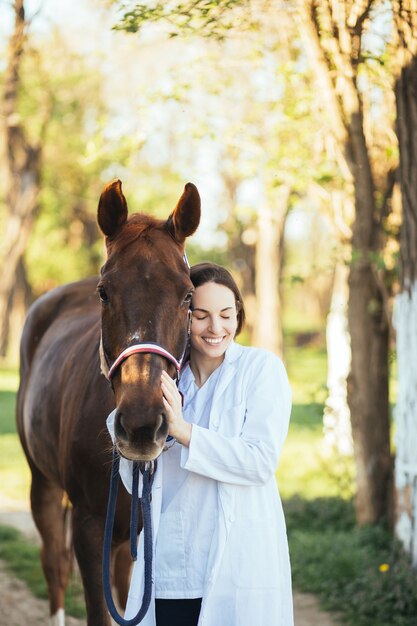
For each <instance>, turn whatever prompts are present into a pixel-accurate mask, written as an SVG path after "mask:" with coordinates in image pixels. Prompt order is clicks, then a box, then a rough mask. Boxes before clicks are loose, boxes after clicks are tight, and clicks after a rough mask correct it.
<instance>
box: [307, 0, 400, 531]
mask: <svg viewBox="0 0 417 626" xmlns="http://www.w3.org/2000/svg"><path fill="white" fill-rule="evenodd" d="M376 5H378V2H372V1H368V2H367V3H359V2H354V1H352V2H349V1H338V2H330V1H327V0H326V1H324V2H316V1H310V0H306V1H305V2H304V3H302V5H300V11H299V14H298V17H299V20H300V28H301V30H302V32H303V34H304V36H305V41H306V42H308V45H309V48H310V55H309V56H310V59H312V61H313V66H314V68H315V69H316V71H317V74H318V77H319V80H320V82H321V85H322V96H323V98H325V99H326V104H327V106H328V108H329V111H331V119H332V122H333V132H334V136H335V138H336V140H337V143H338V146H339V147H340V149H341V153H342V155H343V158H344V160H345V162H346V165H347V168H348V170H349V172H350V175H351V177H352V182H353V186H354V205H355V217H354V221H353V224H352V240H351V243H352V260H351V264H350V271H349V302H348V323H349V332H350V337H351V351H352V361H351V371H350V374H349V377H348V403H349V408H350V412H351V421H352V434H353V442H354V451H355V463H356V475H357V493H356V514H357V519H358V522H359V523H362V524H363V523H373V522H376V521H378V520H379V519H381V518H383V517H389V516H390V511H391V505H392V498H391V489H392V459H391V452H390V420H389V402H388V383H389V367H388V348H389V344H388V341H389V328H390V324H389V320H388V318H387V311H386V306H385V290H384V287H383V283H382V281H381V277H380V275H379V273H378V271H377V267H376V263H375V260H376V259H377V258H378V257H380V256H381V253H382V250H383V247H384V244H385V237H384V232H383V224H384V219H385V217H386V214H385V212H386V210H387V204H386V202H382V201H381V198H387V197H388V196H389V191H390V189H391V188H392V181H393V174H392V168H393V167H395V164H392V163H390V162H389V160H386V167H385V168H381V167H379V168H377V162H376V161H375V160H374V158H373V155H372V150H371V145H372V144H371V142H370V137H369V134H368V136H367V132H366V122H367V120H366V115H367V111H366V109H365V106H364V96H363V92H362V90H361V88H360V81H359V74H360V70H361V67H363V63H364V56H365V52H366V50H364V42H363V38H364V33H365V32H366V29H367V27H369V22H370V12H371V9H373V8H375V6H376ZM384 169H385V171H384Z"/></svg>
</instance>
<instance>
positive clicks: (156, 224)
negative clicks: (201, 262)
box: [97, 181, 200, 461]
mask: <svg viewBox="0 0 417 626" xmlns="http://www.w3.org/2000/svg"><path fill="white" fill-rule="evenodd" d="M199 221H200V196H199V194H198V191H197V188H196V187H195V186H194V185H192V184H191V183H188V184H187V185H186V186H185V189H184V193H183V194H182V196H181V198H180V200H179V201H178V204H177V206H176V208H175V209H174V211H173V212H172V213H171V215H170V216H169V217H168V219H167V220H157V219H154V218H152V217H149V216H146V215H142V214H134V215H132V216H131V217H129V218H128V210H127V204H126V200H125V197H124V196H123V193H122V187H121V182H120V181H116V182H113V183H110V184H109V185H107V186H106V187H105V189H104V190H103V193H102V194H101V197H100V202H99V206H98V224H99V226H100V228H101V230H102V232H103V233H104V235H105V236H106V246H107V261H106V263H105V264H104V266H103V268H102V270H101V279H100V282H99V284H98V287H97V290H98V293H99V296H100V299H101V303H102V314H101V332H102V340H101V362H102V370H103V372H104V373H105V374H106V375H108V374H109V369H110V368H111V366H112V365H113V364H114V363H115V362H116V360H117V359H118V357H119V356H120V355H121V354H122V353H123V351H124V350H126V348H129V347H130V346H132V345H136V344H143V343H150V344H156V345H158V346H161V347H162V348H163V349H165V350H166V351H168V352H169V353H170V354H171V355H173V356H174V357H175V358H176V359H177V360H179V359H180V358H181V356H182V354H183V351H184V348H185V344H186V340H187V320H188V311H189V305H190V300H191V293H192V291H193V286H192V283H191V281H190V277H189V268H188V264H187V263H186V260H185V258H184V243H185V239H186V238H187V237H188V236H189V235H192V234H193V233H194V231H195V230H196V229H197V226H198V224H199ZM163 369H165V370H167V371H168V372H169V373H170V374H171V375H172V376H174V375H175V373H176V371H175V364H174V363H173V362H172V361H170V360H169V359H167V358H166V357H164V356H161V355H159V354H155V353H153V352H151V353H141V352H140V353H133V354H132V355H131V356H129V358H125V359H122V360H121V362H120V364H119V365H117V363H116V367H114V368H113V369H112V370H111V382H112V385H113V390H114V394H115V400H116V408H117V412H116V416H115V436H116V446H117V448H118V450H119V452H120V453H121V454H122V455H123V456H125V457H126V458H129V459H133V460H142V461H147V460H153V459H155V458H156V457H157V456H158V455H159V454H160V453H161V451H162V449H163V446H164V443H165V440H166V437H167V434H168V426H167V421H166V416H165V413H164V406H163V403H162V392H161V382H160V378H161V371H162V370H163Z"/></svg>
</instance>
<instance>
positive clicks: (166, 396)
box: [161, 371, 192, 448]
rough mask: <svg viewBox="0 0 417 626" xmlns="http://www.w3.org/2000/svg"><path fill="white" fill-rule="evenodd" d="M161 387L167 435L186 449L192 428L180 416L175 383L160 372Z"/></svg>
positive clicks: (180, 401)
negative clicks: (166, 421)
mask: <svg viewBox="0 0 417 626" xmlns="http://www.w3.org/2000/svg"><path fill="white" fill-rule="evenodd" d="M161 387H162V394H163V398H162V399H163V402H164V406H165V411H166V416H167V420H168V429H169V431H168V432H169V434H170V435H171V436H172V437H175V439H176V440H177V441H178V442H179V443H181V444H182V445H183V446H186V447H187V448H188V447H189V445H190V440H191V430H192V426H191V424H189V423H188V422H186V421H185V419H184V418H183V416H182V398H181V394H180V392H179V391H178V389H177V385H176V384H175V381H174V380H172V378H171V376H169V375H168V374H167V372H165V371H162V374H161Z"/></svg>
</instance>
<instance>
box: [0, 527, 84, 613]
mask: <svg viewBox="0 0 417 626" xmlns="http://www.w3.org/2000/svg"><path fill="white" fill-rule="evenodd" d="M0 559H3V560H4V561H5V562H6V565H7V568H8V569H9V570H10V572H12V573H13V574H15V575H16V576H18V577H19V578H20V579H22V580H24V581H25V583H26V584H27V585H28V587H29V589H30V590H31V592H32V593H33V594H34V595H35V596H37V597H38V598H44V599H46V598H47V597H48V593H47V589H46V583H45V578H44V576H43V572H42V568H41V562H40V555H39V547H38V546H37V545H34V544H33V542H30V541H28V540H27V539H25V537H24V536H23V535H22V534H21V533H20V532H19V531H18V530H16V529H15V528H11V527H9V526H0ZM65 610H66V612H67V613H68V614H69V615H72V616H73V617H81V618H82V617H85V604H84V597H83V590H82V585H81V580H80V578H79V576H78V575H73V576H72V579H71V581H70V584H69V585H68V588H67V593H66V596H65Z"/></svg>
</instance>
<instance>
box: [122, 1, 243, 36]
mask: <svg viewBox="0 0 417 626" xmlns="http://www.w3.org/2000/svg"><path fill="white" fill-rule="evenodd" d="M114 4H116V5H117V6H118V7H119V10H120V12H121V13H122V17H121V19H120V21H119V23H118V24H117V25H116V26H115V27H114V28H115V30H124V31H126V32H128V33H136V32H138V31H139V30H140V29H141V28H142V27H143V26H144V25H145V24H147V23H156V22H164V23H166V24H168V28H169V36H170V37H177V36H178V35H191V34H198V35H199V36H200V37H201V36H202V37H211V38H215V39H223V38H224V37H225V35H226V33H227V31H228V30H230V29H231V28H233V27H234V28H236V25H237V24H236V11H234V9H236V8H239V7H242V6H243V7H245V6H247V5H248V4H249V3H248V0H192V1H189V0H188V1H187V2H176V3H172V2H170V3H167V2H154V3H152V4H151V5H149V4H143V3H137V2H132V1H128V2H126V0H116V1H115V2H114ZM238 15H239V17H240V19H239V20H238V26H240V27H241V28H242V27H246V28H247V27H249V26H250V25H251V23H253V22H251V20H250V19H249V16H248V15H246V14H243V15H242V14H241V13H239V14H238Z"/></svg>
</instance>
